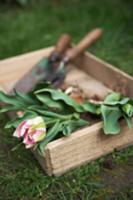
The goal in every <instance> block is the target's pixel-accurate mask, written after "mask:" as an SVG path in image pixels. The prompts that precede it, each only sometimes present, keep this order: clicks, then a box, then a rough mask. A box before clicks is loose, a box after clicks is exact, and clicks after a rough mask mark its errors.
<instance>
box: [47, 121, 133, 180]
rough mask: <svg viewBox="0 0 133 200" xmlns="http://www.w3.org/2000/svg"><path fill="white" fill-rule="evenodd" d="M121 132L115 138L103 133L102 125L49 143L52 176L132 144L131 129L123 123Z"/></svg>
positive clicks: (132, 131) (98, 124)
mask: <svg viewBox="0 0 133 200" xmlns="http://www.w3.org/2000/svg"><path fill="white" fill-rule="evenodd" d="M121 127H122V131H121V133H120V134H118V135H115V136H107V135H105V134H104V133H103V130H102V123H101V122H100V123H97V124H95V125H92V126H90V127H87V128H84V129H81V130H79V131H76V132H75V133H73V134H72V135H71V136H68V137H67V138H66V137H63V138H60V139H58V140H56V141H53V142H51V143H49V144H48V145H47V147H46V149H47V150H48V149H49V153H50V157H51V162H52V168H53V171H52V174H53V175H56V176H58V175H61V174H63V173H64V172H66V171H68V170H70V169H73V168H75V167H78V166H80V165H82V164H84V163H87V162H89V161H92V160H95V159H96V158H98V157H101V156H104V155H106V154H108V153H110V152H112V151H113V150H115V149H121V148H124V147H126V146H129V145H132V144H133V137H132V133H133V128H132V129H128V127H127V125H125V122H124V121H122V123H121Z"/></svg>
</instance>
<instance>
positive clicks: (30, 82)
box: [15, 34, 71, 93]
mask: <svg viewBox="0 0 133 200" xmlns="http://www.w3.org/2000/svg"><path fill="white" fill-rule="evenodd" d="M70 45H71V36H70V35H69V34H63V35H61V37H60V38H59V40H58V41H57V44H56V45H55V48H54V50H53V51H52V52H51V54H50V55H49V56H48V57H44V58H42V59H41V60H40V61H39V62H38V63H37V64H36V65H35V67H33V68H32V69H31V70H30V71H29V72H28V73H27V74H26V75H24V76H23V77H22V78H21V79H20V80H19V81H18V82H17V83H16V86H15V90H19V91H21V92H25V93H26V92H28V91H29V90H31V89H32V88H33V87H34V86H35V85H36V84H37V83H38V82H43V81H45V82H46V81H47V82H48V81H49V82H51V79H52V77H53V74H56V73H55V70H56V66H57V63H59V62H60V61H61V59H62V57H63V55H64V52H65V51H66V49H68V48H70ZM51 76H52V77H51Z"/></svg>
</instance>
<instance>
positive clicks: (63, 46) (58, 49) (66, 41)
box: [50, 34, 71, 62]
mask: <svg viewBox="0 0 133 200" xmlns="http://www.w3.org/2000/svg"><path fill="white" fill-rule="evenodd" d="M70 45H71V36H70V35H69V34H63V35H61V37H60V38H59V40H58V41H57V43H56V45H55V48H54V50H53V52H52V53H51V55H50V60H51V61H53V62H54V61H57V60H58V59H60V58H61V57H62V55H63V53H64V52H65V51H66V50H67V49H68V48H69V47H70Z"/></svg>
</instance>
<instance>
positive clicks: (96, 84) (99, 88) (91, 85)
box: [65, 65, 112, 100]
mask: <svg viewBox="0 0 133 200" xmlns="http://www.w3.org/2000/svg"><path fill="white" fill-rule="evenodd" d="M65 83H66V84H67V85H76V86H78V87H79V88H80V89H81V90H82V91H83V92H84V94H85V96H86V97H88V98H90V99H93V98H94V99H95V98H97V99H101V100H103V99H104V98H105V97H106V96H107V95H108V94H109V93H110V92H112V90H111V89H109V88H108V87H106V86H105V85H104V84H103V83H102V82H100V81H98V80H96V79H95V78H93V77H92V76H90V75H89V74H87V73H86V72H85V71H83V70H81V69H78V68H77V67H76V66H74V65H72V66H69V69H68V73H67V76H66V79H65Z"/></svg>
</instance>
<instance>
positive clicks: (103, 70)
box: [75, 52, 133, 98]
mask: <svg viewBox="0 0 133 200" xmlns="http://www.w3.org/2000/svg"><path fill="white" fill-rule="evenodd" d="M75 63H76V65H77V66H79V68H81V67H82V69H83V70H84V71H86V72H87V73H88V74H89V75H90V76H92V77H94V78H95V79H97V80H99V81H101V82H102V83H103V84H105V85H106V86H107V87H109V88H111V89H112V90H114V91H118V92H121V93H122V94H124V95H126V96H129V97H131V98H133V87H132V86H133V77H131V76H129V75H128V74H126V73H125V72H123V71H121V70H119V69H117V68H115V67H114V66H112V65H110V64H108V63H107V62H104V61H102V60H101V59H99V58H97V57H96V56H94V55H92V54H90V53H88V52H87V53H85V54H84V55H82V56H80V57H79V58H78V59H77V61H76V62H75Z"/></svg>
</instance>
